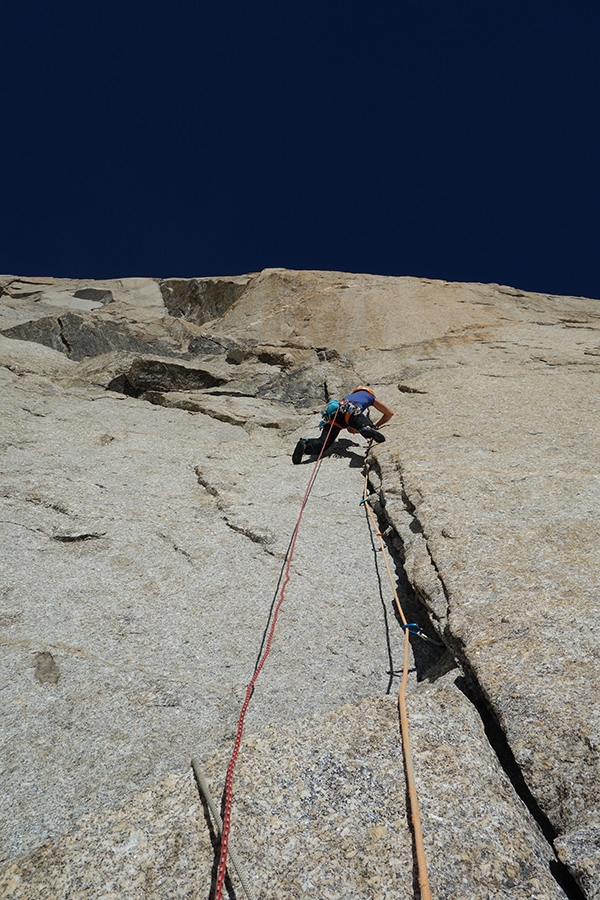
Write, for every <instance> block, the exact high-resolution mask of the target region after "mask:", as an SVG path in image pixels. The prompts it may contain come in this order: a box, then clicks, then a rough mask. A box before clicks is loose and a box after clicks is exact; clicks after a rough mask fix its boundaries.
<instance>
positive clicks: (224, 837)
mask: <svg viewBox="0 0 600 900" xmlns="http://www.w3.org/2000/svg"><path fill="white" fill-rule="evenodd" d="M332 427H333V422H332V423H331V425H330V426H329V431H328V432H327V436H326V438H325V440H324V441H323V446H322V448H321V452H320V453H319V456H318V458H317V461H316V462H315V465H314V467H313V470H312V472H311V475H310V478H309V479H308V485H307V488H306V491H305V492H304V497H303V499H302V503H301V505H300V513H299V515H298V518H297V520H296V525H295V527H294V533H293V536H292V540H291V542H290V546H289V548H288V553H287V563H286V566H285V575H284V578H283V582H282V585H281V590H280V592H279V599H278V601H277V604H276V606H275V609H274V610H273V617H272V619H271V627H270V629H269V635H268V637H267V641H266V644H265V648H264V650H263V653H262V656H261V657H260V659H259V661H258V663H257V665H256V668H255V670H254V674H253V676H252V678H251V679H250V682H249V684H248V687H247V688H246V696H245V698H244V702H243V704H242V708H241V711H240V716H239V719H238V725H237V731H236V735H235V742H234V745H233V752H232V754H231V759H230V760H229V765H228V766H227V774H226V776H225V802H224V809H223V828H222V830H221V855H220V857H219V867H218V869H217V884H216V888H215V897H214V900H222V898H223V886H224V884H225V873H226V871H227V846H228V843H229V832H230V830H231V808H232V804H233V771H234V769H235V764H236V762H237V758H238V756H239V752H240V745H241V742H242V733H243V731H244V719H245V718H246V711H247V709H248V706H249V704H250V700H251V698H252V694H253V692H254V685H255V684H256V680H257V678H258V676H259V675H260V673H261V670H262V668H263V666H264V664H265V662H266V660H267V656H268V655H269V652H270V650H271V644H272V642H273V635H274V633H275V626H276V625H277V617H278V615H279V610H280V609H281V606H282V604H283V601H284V598H285V589H286V587H287V585H288V582H289V580H290V568H291V565H292V557H293V556H294V549H295V547H296V540H297V538H298V531H299V529H300V522H301V521H302V516H303V515H304V509H305V507H306V504H307V502H308V498H309V495H310V492H311V490H312V486H313V484H314V481H315V478H316V477H317V473H318V471H319V466H320V464H321V458H322V456H323V452H324V450H325V447H326V445H327V438H328V437H329V433H330V432H331V429H332Z"/></svg>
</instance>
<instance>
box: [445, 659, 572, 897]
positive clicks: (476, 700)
mask: <svg viewBox="0 0 600 900" xmlns="http://www.w3.org/2000/svg"><path fill="white" fill-rule="evenodd" d="M461 668H462V669H463V671H464V675H462V676H459V677H458V678H457V679H456V681H455V682H454V683H455V685H456V687H457V688H458V689H459V690H460V691H461V692H462V693H463V694H464V696H465V697H466V698H467V700H469V702H470V703H471V704H472V705H473V706H474V708H475V709H476V710H477V712H478V713H479V717H480V719H481V723H482V725H483V729H484V731H485V735H486V737H487V739H488V743H489V745H490V747H491V748H492V750H493V751H494V753H495V755H496V758H497V760H498V762H499V763H500V765H501V766H502V769H503V771H504V772H505V774H506V775H507V777H508V779H509V781H510V783H511V784H512V786H513V789H514V791H515V793H516V794H517V796H518V797H519V798H520V799H521V800H522V801H523V803H524V804H525V806H526V807H527V810H528V812H529V814H530V815H531V817H532V818H533V819H534V821H535V822H536V824H537V825H538V827H539V828H540V830H541V832H542V834H543V835H544V838H545V839H546V841H547V842H548V844H549V845H550V848H551V849H552V853H553V854H554V855H555V859H554V860H552V861H551V862H550V872H551V874H552V877H553V878H554V879H555V881H556V882H557V883H558V884H559V886H560V887H561V888H562V889H563V891H564V892H565V894H566V895H567V897H568V898H569V900H585V894H584V893H583V891H582V890H581V888H580V887H579V885H578V884H577V882H576V881H575V878H574V877H573V875H572V874H571V873H570V871H569V869H568V868H567V866H566V865H565V863H563V862H561V861H560V860H559V859H558V857H557V856H556V851H555V849H554V840H555V839H556V838H557V837H558V832H557V831H556V829H555V828H554V826H553V825H552V822H551V821H550V819H549V818H548V816H546V814H545V813H544V812H543V811H542V809H541V808H540V805H539V803H538V802H537V800H536V799H535V797H534V795H533V792H532V791H531V789H530V788H529V786H528V785H527V782H526V781H525V777H524V775H523V772H522V770H521V768H520V766H519V764H518V762H517V761H516V759H515V756H514V753H513V751H512V749H511V746H510V744H509V742H508V738H507V737H506V734H505V732H504V730H503V728H502V726H501V724H500V722H499V720H498V717H497V715H496V712H495V710H494V709H493V707H492V705H491V704H490V702H489V700H488V699H487V698H486V696H485V694H484V692H483V690H482V688H481V685H480V684H479V681H478V679H477V676H476V675H475V673H474V671H473V669H472V668H471V666H470V665H469V663H468V661H467V660H466V659H464V660H461Z"/></svg>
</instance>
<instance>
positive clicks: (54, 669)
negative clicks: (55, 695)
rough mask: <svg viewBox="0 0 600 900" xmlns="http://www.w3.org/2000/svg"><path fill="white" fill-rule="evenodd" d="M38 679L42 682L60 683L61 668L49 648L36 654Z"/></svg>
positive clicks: (36, 675)
mask: <svg viewBox="0 0 600 900" xmlns="http://www.w3.org/2000/svg"><path fill="white" fill-rule="evenodd" d="M33 674H34V675H35V679H36V681H39V683H40V684H58V679H59V678H60V669H59V668H58V665H57V663H56V660H55V659H54V657H53V656H52V654H51V653H50V652H49V651H48V650H42V651H41V652H40V653H36V654H35V670H34V673H33Z"/></svg>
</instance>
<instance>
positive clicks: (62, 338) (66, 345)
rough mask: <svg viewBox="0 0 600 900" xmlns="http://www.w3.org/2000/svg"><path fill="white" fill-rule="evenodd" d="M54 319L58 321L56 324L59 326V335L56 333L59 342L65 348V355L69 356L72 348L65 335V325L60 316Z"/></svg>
mask: <svg viewBox="0 0 600 900" xmlns="http://www.w3.org/2000/svg"><path fill="white" fill-rule="evenodd" d="M56 321H57V322H58V325H59V328H60V331H59V335H58V336H59V338H60V342H61V344H62V345H63V346H64V348H65V353H66V354H67V356H69V357H70V355H71V353H72V352H73V348H72V347H71V345H70V344H69V342H68V340H67V339H66V337H65V326H64V323H63V320H62V316H57V318H56Z"/></svg>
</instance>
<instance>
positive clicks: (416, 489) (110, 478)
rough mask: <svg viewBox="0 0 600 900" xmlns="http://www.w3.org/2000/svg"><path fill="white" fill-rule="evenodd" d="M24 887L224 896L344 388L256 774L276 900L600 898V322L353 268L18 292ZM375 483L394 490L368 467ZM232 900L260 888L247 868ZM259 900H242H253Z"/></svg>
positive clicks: (15, 810)
mask: <svg viewBox="0 0 600 900" xmlns="http://www.w3.org/2000/svg"><path fill="white" fill-rule="evenodd" d="M0 331H1V332H2V333H1V334H0V379H1V381H2V387H1V394H0V397H1V398H2V399H1V404H2V409H1V412H2V423H3V424H2V438H1V443H2V449H3V465H2V477H1V482H0V484H1V490H0V494H1V496H2V514H1V516H0V528H1V531H2V543H3V548H4V552H3V558H2V564H1V571H2V582H1V584H0V640H1V641H2V644H3V653H2V657H1V662H0V667H1V669H2V674H3V679H2V682H3V691H2V696H3V709H4V724H5V729H4V734H3V751H4V752H3V760H4V768H3V776H2V792H1V794H0V797H1V799H0V808H1V815H0V822H1V823H2V824H1V825H0V830H1V841H0V844H1V846H2V848H3V857H2V869H1V871H0V886H1V887H0V893H2V892H3V893H4V895H6V896H14V897H19V898H29V897H34V896H35V897H37V896H39V894H40V893H44V895H45V896H47V897H51V898H62V897H65V898H66V897H70V898H84V897H86V898H87V897H100V896H101V897H105V898H109V897H113V896H114V897H123V896H129V897H136V898H137V897H139V898H142V897H143V898H159V897H160V898H162V897H165V896H169V897H187V896H190V897H191V896H197V895H198V893H200V894H204V895H205V896H208V895H209V891H210V884H211V879H212V877H213V875H214V859H215V856H214V854H215V851H214V845H215V842H216V837H215V834H214V828H213V826H212V824H211V822H210V817H209V816H208V813H207V810H206V808H205V807H204V806H203V802H202V800H201V798H200V795H199V794H198V791H197V789H196V786H195V783H194V781H193V778H192V775H191V772H190V769H189V761H190V758H191V757H192V756H196V757H198V758H199V759H201V760H202V766H203V768H204V769H205V772H206V775H207V778H208V780H209V782H210V784H211V786H212V788H213V793H214V795H215V796H216V797H219V796H220V794H221V791H222V787H223V779H224V773H225V768H226V764H227V759H228V754H229V752H230V750H231V742H232V735H233V732H234V730H235V726H236V722H237V716H238V713H239V707H240V704H241V701H242V698H243V695H244V691H245V685H246V684H247V682H248V680H249V678H250V676H251V674H252V670H253V667H254V664H255V662H256V658H257V654H258V652H259V649H260V646H261V642H262V640H263V637H264V631H265V627H266V624H267V621H268V617H269V610H270V608H271V605H272V601H273V597H274V594H275V592H276V589H277V584H278V580H279V577H280V572H281V567H282V562H283V560H284V558H285V555H286V551H287V547H288V543H289V541H290V538H291V535H292V532H293V529H294V526H295V522H296V517H297V514H298V510H299V505H300V501H301V499H302V495H303V493H304V489H305V487H306V482H307V478H308V473H309V471H310V469H309V468H308V467H307V465H300V466H292V465H291V462H290V453H291V449H292V448H293V446H294V444H295V442H296V440H297V439H298V437H299V436H303V435H308V434H309V433H311V432H312V433H315V431H316V426H317V424H318V421H319V411H320V410H321V408H322V407H323V405H324V403H325V402H326V401H327V400H328V399H329V398H330V397H331V396H341V395H343V393H345V392H347V391H348V390H349V389H352V388H353V387H355V386H356V385H357V384H358V383H365V384H370V385H371V386H372V387H373V389H374V390H375V391H376V393H377V395H378V396H379V397H380V398H381V399H382V400H383V401H384V402H385V403H386V404H388V405H389V406H391V407H392V408H393V409H394V410H395V413H396V414H395V416H394V418H393V419H392V420H391V422H390V424H389V425H388V426H386V428H385V434H386V438H387V440H386V442H385V443H384V444H381V445H378V446H377V447H375V448H374V449H371V450H370V451H369V453H368V455H367V456H366V458H365V450H366V449H367V448H366V445H365V442H364V440H363V439H362V438H360V437H353V436H352V435H349V434H348V433H347V432H344V433H343V434H342V437H341V439H340V440H338V442H337V443H336V444H335V445H334V448H333V452H332V453H331V454H330V455H329V456H328V457H327V458H326V459H325V460H324V461H323V463H322V465H321V469H320V471H319V475H318V478H317V480H316V482H315V486H314V488H313V491H312V493H311V496H310V500H309V504H308V507H307V510H306V513H305V516H304V519H303V522H302V526H301V531H300V535H299V540H298V545H297V550H296V555H295V557H294V563H293V567H292V579H291V581H290V585H289V588H288V595H287V597H286V601H285V604H284V607H283V609H282V613H281V618H280V621H279V622H278V630H277V632H276V638H275V642H274V646H273V651H272V656H271V657H270V658H269V661H268V663H267V666H266V667H265V669H264V671H263V672H262V674H261V678H260V680H259V682H258V685H257V689H256V691H255V695H254V698H253V701H252V704H251V706H250V711H249V714H248V720H247V725H246V737H245V739H244V742H243V744H242V755H241V758H240V762H239V764H238V769H237V770H236V781H235V801H234V825H233V831H232V840H233V843H234V844H235V845H236V846H237V850H238V853H239V855H240V857H242V858H243V860H244V863H245V866H246V867H247V869H248V877H249V878H250V880H251V881H252V883H253V885H254V888H255V890H256V892H257V895H258V896H260V897H262V898H265V900H266V898H278V897H282V896H286V897H301V896H304V895H305V894H311V895H312V896H328V897H331V898H337V897H339V898H353V897H356V898H371V897H372V898H388V897H390V898H391V897H406V898H411V897H414V896H416V894H415V890H416V888H414V886H413V882H414V862H413V847H412V837H411V830H410V822H409V816H408V813H407V810H406V808H405V783H404V770H403V762H402V754H401V748H400V743H399V730H398V719H397V713H396V709H395V703H394V697H395V694H396V692H397V687H398V671H399V669H400V668H401V663H402V646H403V632H402V630H401V628H400V626H399V624H398V622H397V616H396V615H395V611H394V608H393V604H392V598H391V596H390V594H391V592H390V589H389V588H388V586H387V582H386V576H385V569H384V566H383V564H382V560H381V554H380V553H379V552H378V550H377V543H376V541H375V535H373V534H372V533H371V530H370V528H369V521H368V518H367V517H366V514H365V509H364V506H361V503H360V501H361V497H362V490H363V481H364V477H365V475H366V477H367V478H368V490H369V492H370V497H369V501H368V502H369V504H370V505H371V506H372V508H373V509H374V511H375V512H376V514H377V516H378V518H379V527H380V528H381V530H382V531H383V530H384V529H389V531H388V533H387V537H386V541H387V544H388V548H389V552H390V554H391V558H392V560H393V562H394V565H395V567H396V573H395V574H396V577H397V579H398V585H399V589H400V592H401V596H402V602H403V605H404V606H405V609H406V610H407V615H408V617H409V619H410V620H411V621H416V622H417V623H418V624H419V625H420V626H421V627H422V628H423V629H424V633H425V635H426V636H427V637H428V638H429V639H428V640H425V639H423V638H420V637H418V636H413V637H412V638H411V650H412V653H413V659H412V662H411V676H410V683H409V719H410V724H411V737H412V741H413V745H414V747H413V749H414V762H415V769H416V774H417V780H418V791H419V798H420V803H421V816H422V819H423V829H424V838H425V844H426V853H427V856H428V863H429V877H430V881H431V887H432V895H433V896H434V897H444V898H447V900H450V898H455V897H456V898H459V897H460V898H470V897H472V898H475V897H482V896H486V897H489V898H506V900H508V898H514V897H516V896H519V897H525V898H526V897H529V898H543V900H546V898H548V900H554V898H560V897H563V898H564V897H565V896H568V897H570V898H572V900H575V898H581V897H585V898H587V900H591V898H596V897H598V896H600V894H599V893H598V884H600V850H599V845H598V834H599V832H600V787H599V785H600V771H599V769H600V765H599V753H600V749H599V747H600V710H599V707H598V702H597V697H598V693H599V690H600V650H599V649H598V647H599V645H600V644H599V638H600V625H599V624H598V617H597V610H598V600H597V590H598V588H597V581H598V578H597V571H598V559H599V553H600V527H599V526H598V522H597V509H598V506H599V501H600V488H599V483H598V474H597V470H598V434H597V431H598V426H597V422H598V420H599V418H598V408H599V406H600V399H599V397H600V394H599V392H598V376H599V375H600V302H599V301H595V300H589V299H584V298H573V297H570V298H569V297H552V296H550V297H549V296H546V295H538V294H531V293H524V292H521V291H518V290H516V289H513V288H508V287H504V286H499V285H480V284H450V283H445V282H434V281H429V280H426V279H416V278H383V277H376V276H367V275H351V274H346V273H327V272H290V271H287V270H279V269H275V270H266V271H264V272H261V273H255V274H251V275H244V276H237V277H231V278H215V279H200V278H199V279H187V280H186V279H167V280H164V281H156V280H152V279H141V278H140V279H123V280H120V281H104V282H93V281H81V280H56V279H41V278H27V279H26V278H17V277H11V276H4V277H1V278H0ZM363 473H364V474H363ZM230 891H231V892H237V893H236V895H237V896H240V891H241V888H240V887H239V884H237V882H236V876H235V875H232V884H231V885H230ZM233 895H234V894H233V893H231V896H233Z"/></svg>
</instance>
